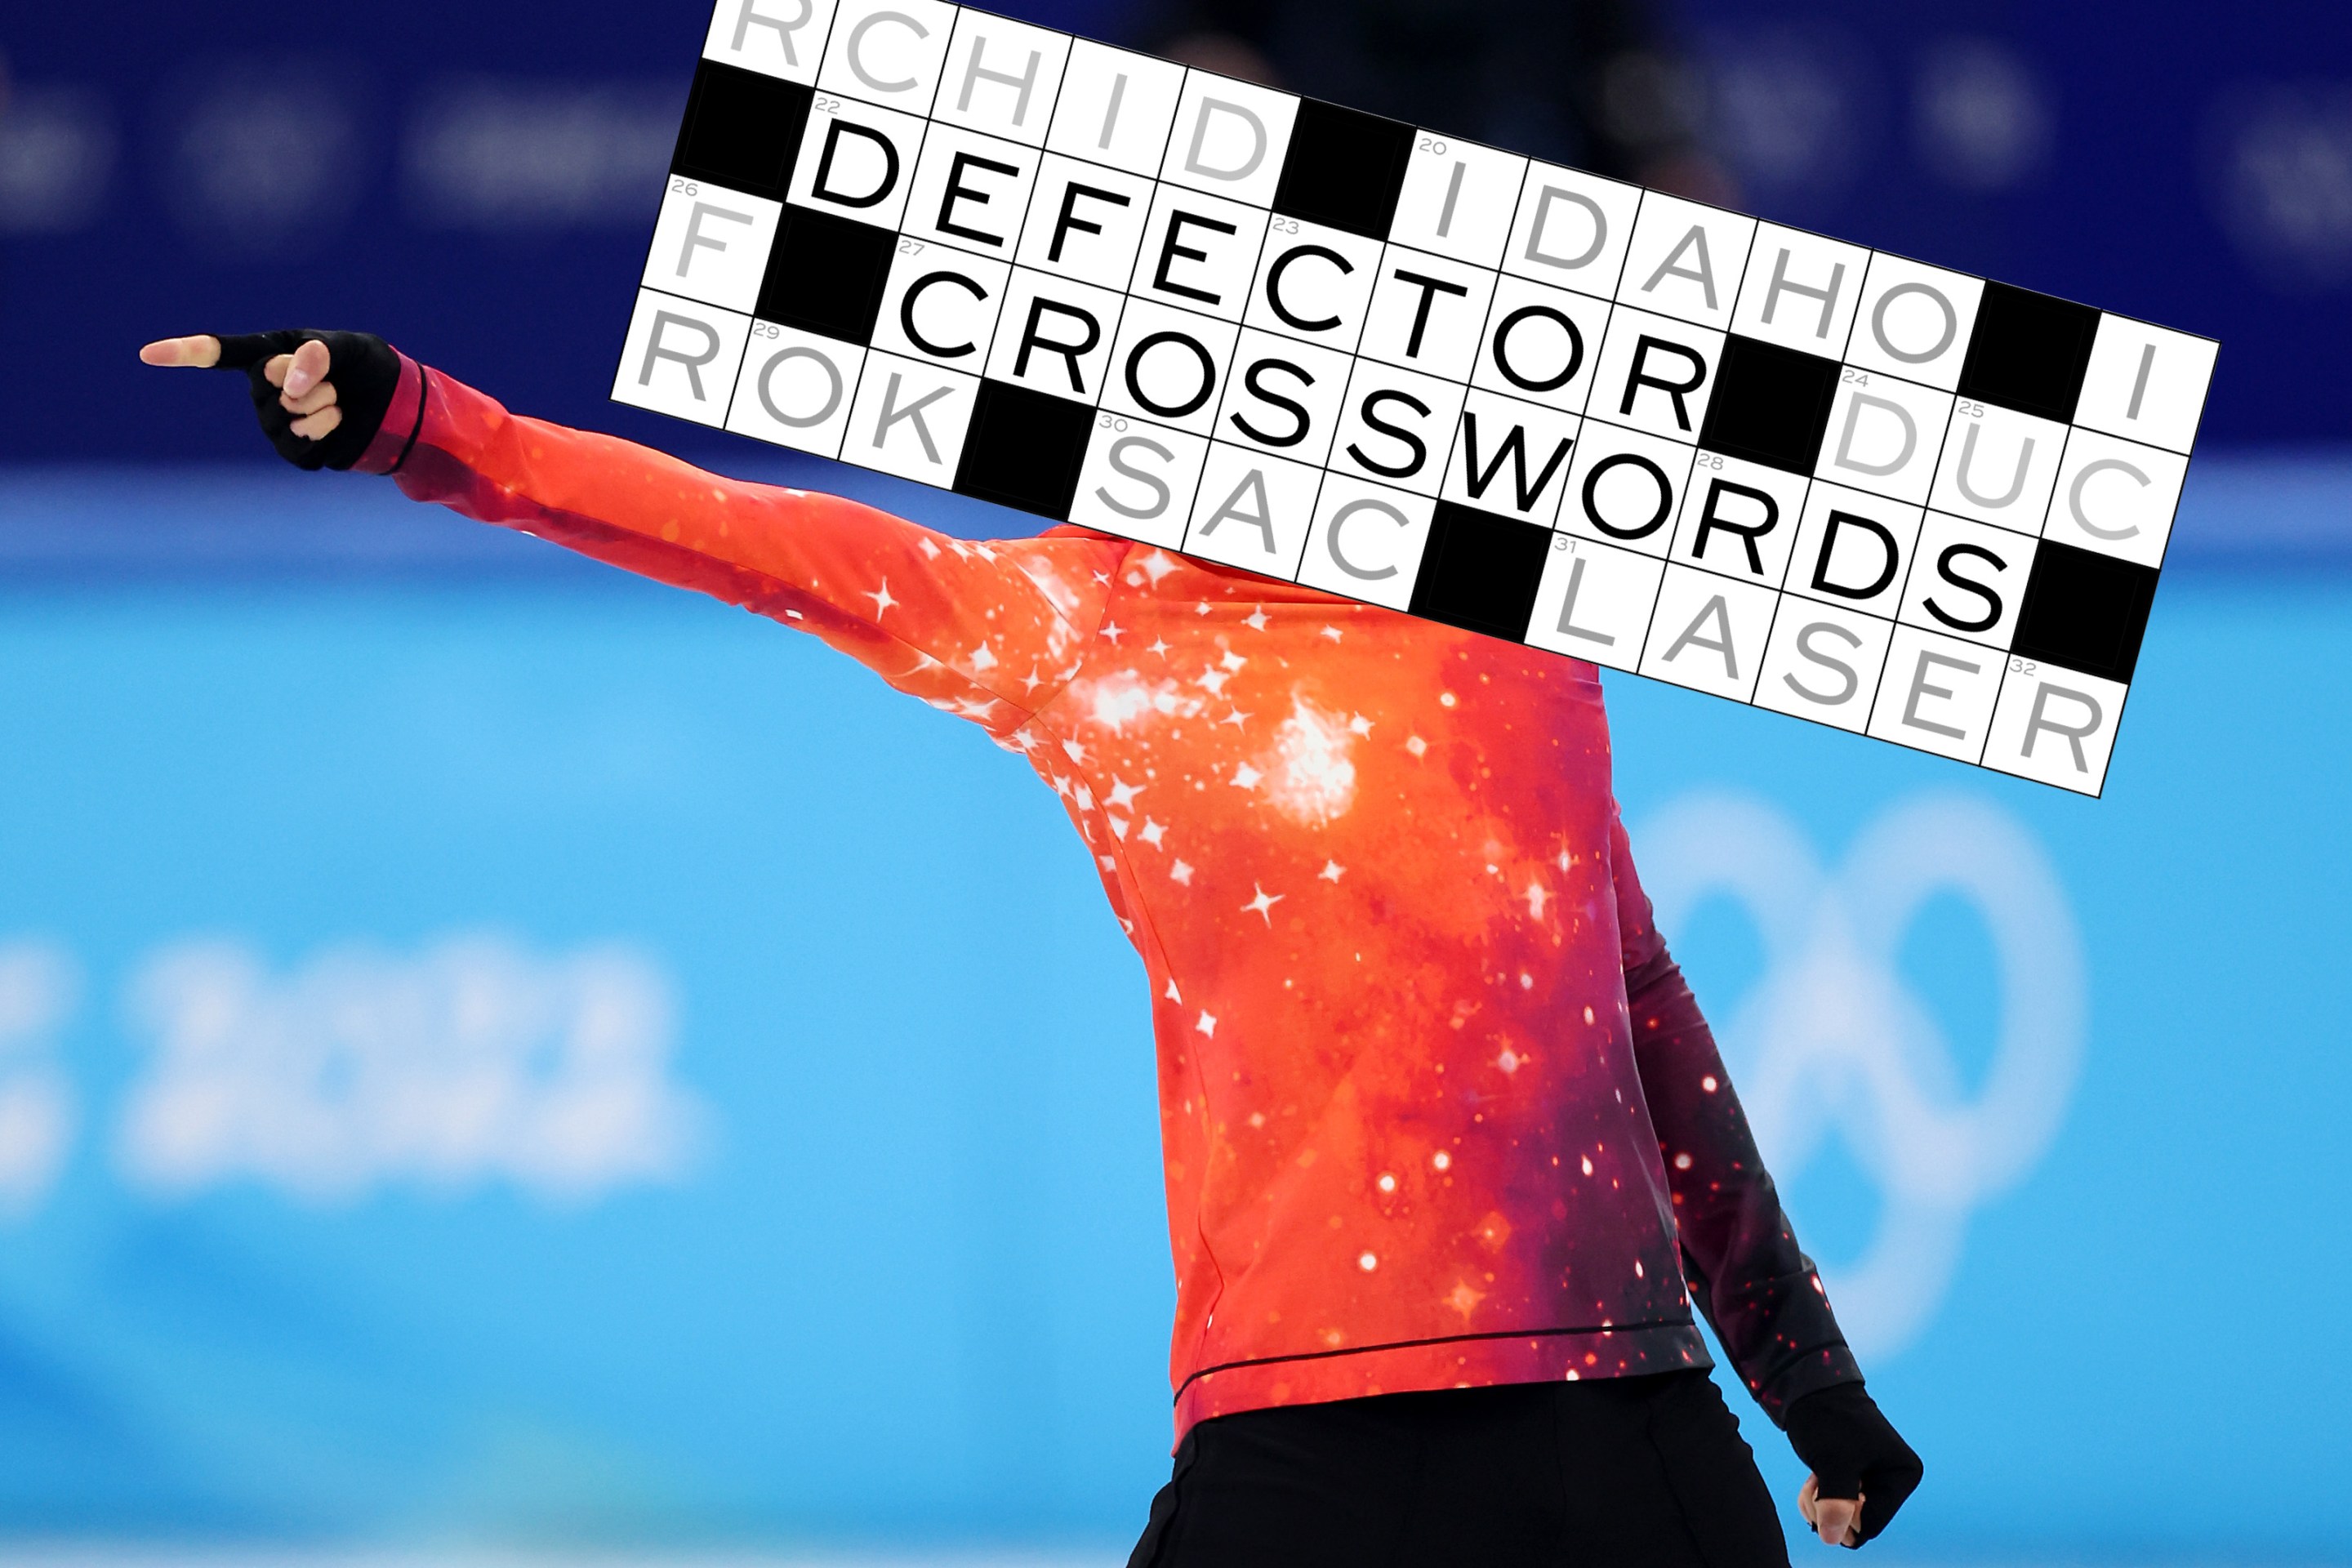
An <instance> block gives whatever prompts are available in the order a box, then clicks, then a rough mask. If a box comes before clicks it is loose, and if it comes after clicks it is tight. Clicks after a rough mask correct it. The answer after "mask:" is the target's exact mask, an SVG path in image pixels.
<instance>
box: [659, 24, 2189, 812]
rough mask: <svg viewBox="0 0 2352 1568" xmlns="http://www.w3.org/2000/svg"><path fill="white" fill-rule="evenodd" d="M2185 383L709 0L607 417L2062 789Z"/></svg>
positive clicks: (2181, 467) (1125, 69)
mask: <svg viewBox="0 0 2352 1568" xmlns="http://www.w3.org/2000/svg"><path fill="white" fill-rule="evenodd" d="M2217 350H2218V345H2217V344H2216V343H2215V342H2212V341H2211V340H2210V339H2206V338H2200V337H2196V336H2192V335H2190V334H2188V333H2184V332H2179V331H2168V330H2167V329H2164V328H2160V327H2156V326H2151V325H2149V324H2147V323H2146V322H2142V321H2134V320H2131V319H2129V318H2126V317H2123V316H2118V315H2114V314H2111V313H2107V312H2103V311H2099V310H2093V309H2091V308H2089V307H2087V306H2084V305H2077V304H2074V303H2072V302H2070V301H2067V300H2059V299H2055V298H2053V297H2051V296H2049V295H2045V294H2039V293H2034V292H2031V291H2029V290H2026V289H2017V288H2012V287H2010V286H2007V285H2004V284H2000V283H1993V282H1989V281H1987V280H1985V279H1979V278H1974V277H1969V276H1967V275H1964V274H1961V273H1958V272H1952V271H1948V270H1944V269H1942V268H1934V267H1929V266H1926V265H1924V264H1922V263H1920V262H1916V261H1912V260H1908V259H1906V258H1902V257H1897V256H1892V255H1889V254H1886V253H1885V252H1883V251H1874V250H1871V249H1868V248H1866V247H1861V246H1855V245H1848V244H1843V243H1841V242H1839V241H1836V240H1833V239H1829V238H1825V237H1822V236H1820V235H1815V234H1811V233H1807V232H1804V231H1802V230H1798V229H1792V228H1784V227H1781V226H1777V225H1773V224H1769V223H1763V222H1759V220H1757V219H1754V218H1750V217H1747V216H1741V215H1739V214H1737V213H1732V212H1727V211H1724V210H1722V209H1720V208H1717V207H1712V206H1706V205H1700V204H1697V203H1694V202H1690V201H1686V200H1683V199H1681V198H1679V197H1676V196H1672V195H1664V194H1663V193H1660V192H1656V191H1647V190H1643V189H1642V188H1640V187H1637V186H1633V185H1629V184H1621V183H1618V182H1616V181H1612V180H1607V179H1602V178H1600V177H1598V176H1596V175H1593V174H1586V173H1584V172H1581V171H1580V170H1576V169H1570V168H1564V167H1560V166H1557V165H1553V164H1548V163H1540V162H1536V161H1533V160H1530V159H1528V158H1524V157H1520V156H1518V155H1517V154H1515V153H1507V152H1503V151H1500V150H1497V149H1496V148H1492V147H1485V146H1479V145H1476V144H1475V143H1471V142H1463V141H1460V140H1458V139H1456V138H1453V137H1449V136H1446V135H1444V134H1442V133H1440V132H1434V131H1430V130H1425V129H1422V128H1418V127H1414V126H1411V125H1406V124H1402V123H1400V122H1398V121H1391V120H1386V119H1383V118H1381V117H1379V116H1376V115H1371V114H1366V113H1362V112H1360V111H1358V110H1350V109H1344V108H1340V107H1339V106H1337V105H1334V104H1329V103H1324V102H1320V101H1318V100H1312V99H1303V98H1299V97H1297V96H1295V95H1292V94H1289V93H1285V92H1279V91H1276V90H1273V89H1268V88H1265V87H1262V86H1258V85H1255V84H1253V83H1250V82H1244V81H1237V80H1233V79H1227V78H1223V77H1219V76H1215V75H1212V74H1209V73H1207V72H1203V71H1200V70H1193V69H1189V68H1185V67H1183V66H1180V65H1177V64H1174V63H1172V62H1170V61H1166V60H1160V59H1155V58H1150V57H1148V56H1143V55H1139V54H1134V53H1130V52H1128V51H1125V50H1121V49H1117V48H1113V47H1108V46H1107V45H1103V44H1099V43H1095V42H1091V41H1089V40H1087V39H1083V38H1076V37H1070V36H1068V35H1066V34H1061V33H1056V32H1053V31H1051V30H1049V29H1046V28H1042V27H1037V26H1030V25H1027V24H1024V23H1021V22H1016V21H1013V20H1009V19H1007V18H1005V17H1002V16H993V15H991V14H989V13H987V12H983V11H976V10H972V9H971V8H969V7H959V6H956V5H948V4H945V3H944V0H720V4H719V8H718V11H717V14H716V15H715V16H713V18H712V21H711V26H710V31H709V39H708V42H707V44H706V47H705V48H704V51H703V57H702V59H701V62H700V64H699V66H698V69H697V72H696V76H695V80H694V86H693V89H692V92H691V95H690V97H689V99H688V106H687V110H686V120H685V124H684V127H683V129H682V130H681V132H680V134H679V138H678V143H677V155H676V158H675V160H674V162H673V164H672V168H671V173H670V176H669V180H668V184H667V191H666V193H665V195H664V196H663V199H662V205H661V210H660V216H659V218H658V220H657V222H656V226H655V230H654V237H653V243H652V248H651V252H650V255H649V256H648V258H647V260H646V269H645V273H644V277H643V280H642V287H641V288H640V290H639V293H638V297H637V303H636V308H635V312H634V315H633V317H632V320H631V322H630V326H629V330H628V335H627V339H626V342H625V344H624V346H623V351H622V355H621V363H620V367H619V370H618V372H617V374H616V376H615V379H614V397H615V398H617V399H618V400H620V401H622V402H625V403H628V404H632V405H637V406H640V407H645V408H650V409H655V410H657V411H659V412H662V413H665V414H670V415H675V416H679V417H682V418H686V419H690V420H694V421H696V422H698V423H700V424H703V425H706V426H713V427H718V428H723V429H727V430H731V431H735V432H738V433H740V434H742V435H745V436H750V437H755V438H757V439H760V440H763V441H769V442H772V443H775V444H777V445H780V446H784V447H794V448H798V449H800V450H803V451H807V452H814V453H818V454H821V455H822V456H824V457H827V458H839V459H841V460H843V461H845V462H850V463H856V464H859V465H862V466H864V467H866V468H876V469H879V470H882V471H885V472H888V473H892V474H897V475H899V476H902V477H904V478H908V479H919V480H922V481H925V482H927V483H930V484H934V485H939V486H942V487H946V488H950V489H955V490H957V491H959V492H961V493H962V494H965V495H969V496H975V497H980V498H982V499H985V500H991V501H995V502H999V503H1002V504H1003V505H1006V506H1010V507H1014V508H1018V509H1020V510H1024V511H1028V512H1034V513H1036V514H1038V515H1040V516H1042V517H1045V518H1050V519H1053V520H1055V521H1068V522H1075V523H1078V524H1082V525H1084V526H1087V527H1089V528H1094V529H1099V530H1102V531H1106V532H1109V533H1113V534H1118V535H1120V536H1122V537H1125V538H1129V539H1134V540H1139V541H1141V542H1147V543H1151V544H1155V545H1160V546H1162V547H1165V548H1167V549H1171V550H1176V551H1181V552H1185V553H1187V554H1190V555H1192V556H1196V557H1199V558H1202V559H1205V560H1211V561H1215V562H1218V563H1223V564H1226V565H1230V566H1234V567H1241V568H1245V569H1247V570H1249V571H1252V572H1256V573H1261V574H1265V575H1267V576H1270V577H1276V578H1281V579H1285V580H1286V581H1291V582H1297V583H1300V584H1307V585H1309V586H1312V587H1316V588H1320V589H1325V590H1328V591H1329V592H1332V593H1335V594H1341V595H1347V596H1349V597H1350V598H1354V599H1358V600H1361V601H1364V602H1367V603H1370V604H1377V605H1386V606H1388V607H1391V608H1393V609H1396V610H1401V611H1404V612H1407V613H1409V614H1412V615H1416V616H1426V617H1429V618H1431V619H1433V620H1438V621H1442V622H1445V623H1447V624H1449V625H1453V626H1461V627H1465V628H1468V629H1471V630H1475V631H1479V632H1483V633H1488V634H1491V635H1493V636H1496V637H1507V638H1510V639H1513V640H1515V641H1519V642H1523V643H1526V644H1528V645H1530V646H1532V647H1540V648H1546V649H1550V650H1554V651H1557V652H1559V653H1563V654H1568V655H1571V656H1573V657H1576V658H1585V659H1590V660H1592V661H1594V662H1596V663H1599V664H1602V665H1607V666H1610V667H1612V668H1618V669H1623V670H1630V671H1633V672H1636V673H1639V674H1642V675H1645V676H1652V677H1655V678H1657V679H1662V680H1667V681H1671V682H1674V683H1675V684H1676V685H1679V686H1684V687H1687V688H1691V689H1696V690H1700V691H1706V692H1712V693H1714V694H1716V695H1717V696H1721V697H1727V698H1730V699H1732V700H1735V701H1738V702H1745V703H1750V704H1753V705H1755V706H1757V707H1761V708H1768V709H1771V710H1776V711H1779V712H1782V713H1788V714H1793V715H1795V716H1797V717H1799V718H1803V719H1808V720H1811V721H1816V722H1819V723H1822V724H1828V725H1833V726H1836V727H1838V728H1841V729H1844V730H1848V731H1855V732H1857V733H1865V734H1869V735H1872V736H1875V737H1877V738H1879V739H1881V740H1885V741H1891V742H1895V743H1897V744H1900V745H1904V746H1908V747H1912V748H1915V749H1917V750H1921V751H1927V752H1937V753H1940V754H1942V755H1945V756H1948V757H1953V758H1957V759H1958V760H1960V761H1962V762H1966V763H1976V764H1979V765H1981V766H1985V767H1989V768H1993V769H1997V770H2000V772H2003V773H2011V774H2015V775H2018V776H2021V777H2024V778H2029V779H2034V780H2039V781H2041V782H2042V783H2045V784H2056V785H2059V786H2062V787H2064V788H2067V789H2072V790H2076V791H2079V792H2081V793H2084V794H2088V795H2096V794H2098V793H2099V791H2100V790H2101V788H2102V787H2103V785H2104V783H2105V777H2106V773H2107V766H2108V762H2109V759H2110V756H2111V754H2112V751H2113V747H2114V742H2115V735H2116V725H2117V723H2118V722H2119V721H2120V719H2121V717H2122V713H2123V709H2124V701H2125V698H2126V693H2127V691H2128V689H2129V687H2130V683H2131V679H2132V672H2133V668H2134V666H2135V663H2136V661H2137V657H2138V653H2139V647H2140V641H2141V636H2142V632H2143V629H2144V628H2145V626H2146V624H2147V614H2148V607H2149V605H2150V602H2151V601H2152V599H2153V597H2154V594H2155V589H2156V581H2157V574H2158V568H2159V567H2160V566H2161V564H2162V563H2163V557H2164V552H2165V545H2166V542H2167V540H2168V536H2169V533H2170V531H2171V527H2172V520H2173V514H2174V511H2175V509H2176V507H2177V505H2178V503H2179V497H2180V488H2181V482H2182V479H2183V477H2184V475H2185V473H2186V471H2187V468H2188V462H2189V447H2190V445H2191V443H2192V441H2193V438H2194V437H2195V435H2196V430H2197V425H2198V421H2199V417H2200V414H2201V413H2202V410H2203V407H2204V402H2205V395H2206V388H2207V385H2208V384H2209V382H2210V379H2211V374H2212V369H2213V363H2214V358H2215V354H2216V353H2217Z"/></svg>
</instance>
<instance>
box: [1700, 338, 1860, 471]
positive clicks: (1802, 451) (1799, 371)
mask: <svg viewBox="0 0 2352 1568" xmlns="http://www.w3.org/2000/svg"><path fill="white" fill-rule="evenodd" d="M1837 386H1838V363H1837V362H1836V361H1835V360H1827V359H1822V358H1821V357H1820V356H1819V355H1816V354H1808V353H1798V352H1797V351H1796V350H1795V349H1784V348H1782V347H1781V346H1780V344H1778V343H1768V342H1763V341H1761V340H1760V339H1757V338H1743V337H1738V336H1736V335H1735V336H1733V337H1731V338H1729V339H1727V341H1726V342H1725V343H1724V345H1723V362H1722V363H1720V364H1719V365H1717V367H1716V372H1715V395H1714V396H1712V397H1710V398H1709V399H1708V400H1707V405H1706V423H1705V424H1703V425H1702V426H1700V427H1699V433H1698V444H1699V445H1700V446H1702V447H1706V449H1707V450H1708V451H1710V452H1721V453H1724V454H1725V455H1727V456H1728V457H1733V458H1747V459H1748V461H1749V462H1751V463H1762V464H1763V465H1765V466H1766V467H1767V468H1786V469H1788V470H1789V471H1790V472H1791V473H1797V474H1810V473H1811V472H1812V471H1813V460H1814V459H1815V458H1818V457H1820V456H1821V451H1822V431H1824V430H1826V429H1828V428H1829V423H1830V401H1831V399H1832V398H1834V397H1835V396H1836V395H1837Z"/></svg>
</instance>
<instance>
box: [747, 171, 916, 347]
mask: <svg viewBox="0 0 2352 1568" xmlns="http://www.w3.org/2000/svg"><path fill="white" fill-rule="evenodd" d="M897 249H898V236H897V235H895V234H893V233H891V232H890V231H889V230H888V229H887V228H876V227H875V226H873V225H871V224H863V223H856V222H853V221H852V220H850V219H848V218H845V217H837V216H835V215H834V214H832V213H821V212H817V211H814V210H813V209H811V208H809V207H798V206H793V205H789V204H787V205H785V207H784V216H783V217H782V221H780V222H779V223H778V224H777V226H776V243H775V247H774V248H773V249H772V250H770V251H769V252H768V274H767V277H766V278H765V279H762V280H761V284H760V306H759V310H760V319H761V321H780V322H782V324H783V325H785V326H787V327H798V328H800V329H801V331H804V332H816V333H819V334H820V335H822V336H824V337H828V338H837V339H839V340H840V341H841V342H845V343H865V342H871V341H872V339H873V336H874V318H875V315H876V313H877V311H879V310H881V308H882V288H883V285H884V284H886V283H887V282H888V281H889V280H890V258H891V257H892V255H893V254H895V253H896V251H897Z"/></svg>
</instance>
